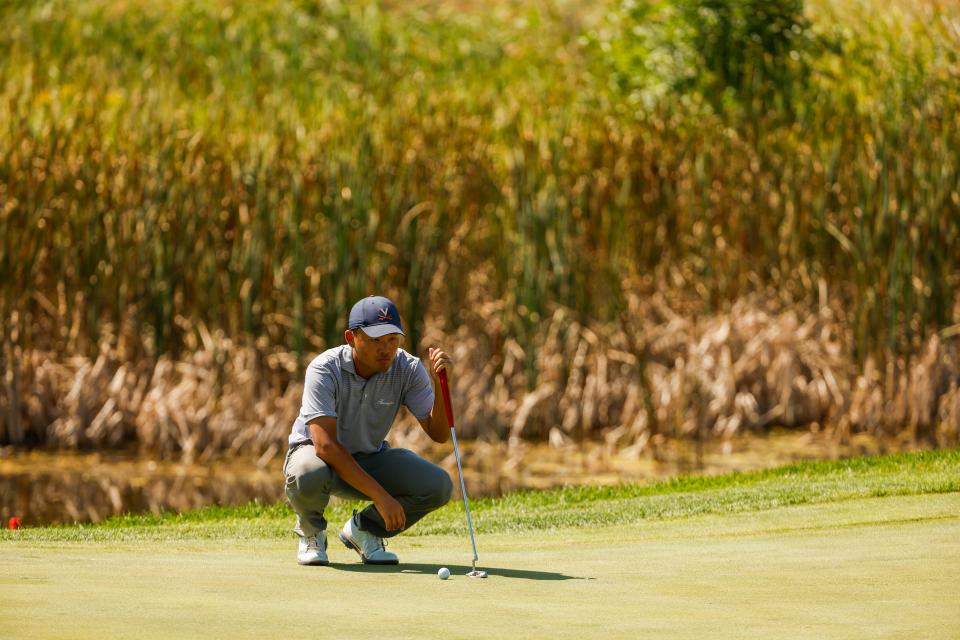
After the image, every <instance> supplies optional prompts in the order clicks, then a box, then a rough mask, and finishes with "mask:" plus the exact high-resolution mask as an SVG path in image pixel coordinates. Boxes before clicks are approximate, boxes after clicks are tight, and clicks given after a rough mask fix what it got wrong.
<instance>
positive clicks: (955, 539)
mask: <svg viewBox="0 0 960 640" xmlns="http://www.w3.org/2000/svg"><path fill="white" fill-rule="evenodd" d="M892 459H894V460H899V461H900V462H897V463H896V464H892V465H891V464H888V462H889V460H891V459H878V460H881V461H882V462H876V463H874V462H868V463H864V464H862V465H860V464H859V463H853V464H852V465H849V466H848V471H847V472H844V471H841V470H840V467H837V466H831V465H830V464H827V465H825V466H820V467H818V466H816V465H810V466H808V467H807V468H806V469H805V470H804V471H803V472H802V473H801V472H800V467H792V468H791V469H793V471H791V472H789V473H786V474H784V473H782V472H770V473H767V474H752V475H751V474H745V475H736V476H729V477H728V476H724V477H722V478H718V479H715V481H714V482H712V483H711V482H708V481H706V480H697V479H689V480H681V481H677V482H675V483H673V486H674V488H675V491H673V492H671V491H670V489H669V485H666V484H665V485H651V487H647V488H646V491H648V493H649V495H646V496H642V495H634V496H633V497H631V498H629V499H628V498H625V497H624V496H623V495H621V494H618V493H617V492H618V491H620V490H623V491H632V492H633V493H639V492H641V488H640V487H633V488H622V489H619V490H618V489H611V490H610V493H608V494H607V495H608V496H610V497H609V499H610V500H612V501H613V503H614V504H616V505H618V506H617V508H616V509H615V510H614V511H617V510H619V509H621V508H633V509H637V508H641V509H642V508H643V507H645V506H646V508H647V513H648V514H652V515H649V516H648V517H643V518H639V519H634V520H632V521H630V522H627V523H623V522H607V523H606V524H604V523H603V522H602V520H603V518H599V517H598V516H597V514H599V513H608V510H607V509H606V508H605V507H604V502H605V501H606V500H607V499H605V498H602V497H600V494H599V493H598V494H593V493H591V492H592V491H593V490H568V491H558V492H552V493H551V492H546V493H544V494H536V493H528V494H521V495H519V496H512V497H507V498H504V499H501V501H499V502H498V501H496V500H490V501H486V505H485V509H486V516H485V517H486V518H487V519H489V518H490V517H491V514H493V513H497V512H498V510H499V509H503V508H505V506H506V505H509V504H513V505H514V508H515V509H518V510H521V511H525V512H527V513H526V516H524V517H527V518H530V517H534V516H535V515H536V513H538V512H539V513H540V514H541V516H540V518H541V520H540V521H542V522H544V523H552V522H553V521H552V520H551V519H550V518H551V516H550V515H549V514H551V513H552V512H553V511H554V510H564V509H569V510H572V511H573V512H574V513H582V514H585V515H584V518H583V523H582V524H579V525H578V524H576V523H574V524H561V525H556V526H555V525H554V524H546V525H544V526H543V527H540V528H536V527H528V526H519V525H518V523H521V524H522V523H523V522H526V520H524V517H521V516H520V515H517V516H516V517H515V520H513V521H511V523H510V526H505V527H502V528H498V527H495V526H490V525H489V524H488V525H487V526H486V527H485V528H482V529H481V530H480V531H479V537H478V546H479V551H480V563H479V565H480V567H481V568H483V569H485V570H487V571H488V572H489V573H490V578H489V579H487V580H478V579H471V578H467V577H465V576H464V575H463V574H464V573H465V572H466V571H467V570H469V560H470V551H469V549H470V547H469V540H468V538H467V536H466V532H465V531H461V532H459V533H451V532H446V531H443V530H442V529H443V527H445V526H446V525H445V524H444V519H445V518H446V517H447V515H446V514H445V513H441V514H438V515H437V519H438V520H440V523H439V525H438V527H437V528H439V529H441V531H440V532H434V533H429V530H427V531H428V532H427V533H423V534H422V535H403V536H400V537H398V538H396V539H395V540H393V541H391V547H390V548H391V549H392V550H394V551H396V552H397V553H398V554H399V555H400V558H401V562H402V564H401V565H400V566H398V567H366V566H363V565H361V564H359V563H358V562H357V557H356V556H355V555H354V554H353V553H352V552H351V551H348V550H347V549H345V548H343V547H342V546H340V545H339V543H338V542H337V541H336V539H335V537H334V536H333V535H331V540H330V559H331V562H332V563H333V564H332V566H330V567H299V566H297V565H296V564H295V560H294V556H295V550H296V544H295V540H294V538H293V537H292V535H291V534H289V524H290V523H289V522H286V527H287V530H286V531H287V532H286V534H285V536H276V535H273V533H272V531H273V526H274V524H272V523H273V519H274V507H264V508H261V507H254V508H248V509H247V510H246V511H244V510H241V511H239V512H238V513H240V514H241V515H237V513H234V515H233V516H231V517H228V516H227V514H228V513H229V511H223V512H218V511H208V512H207V517H206V518H205V520H206V521H208V522H207V524H206V525H203V524H202V523H199V522H194V521H193V520H191V518H190V517H186V518H184V519H183V520H182V521H180V522H179V523H177V522H176V521H175V519H173V518H160V519H158V520H157V522H155V523H154V524H146V523H141V524H139V525H136V526H134V525H133V524H131V523H132V520H131V519H126V520H123V521H122V522H114V523H112V524H111V525H110V526H105V527H86V528H84V529H82V530H81V531H82V535H77V536H75V537H73V538H71V537H70V535H68V533H69V532H71V531H73V532H76V531H77V529H78V528H77V527H73V528H70V527H65V528H49V529H34V530H30V529H28V530H25V531H24V532H23V533H24V534H26V535H24V536H23V537H16V536H15V535H12V534H10V533H7V534H4V535H3V536H2V537H0V636H2V637H25V638H27V637H29V638H92V637H97V638H108V637H110V638H165V637H190V638H223V637H230V638H286V637H316V638H334V637H336V638H384V637H387V638H428V637H430V638H432V637H443V638H480V637H483V638H578V639H590V638H610V637H617V638H639V637H651V638H944V639H947V638H957V637H960V607H958V606H957V604H956V603H957V597H956V594H957V593H958V592H960V492H958V491H957V488H956V482H957V481H958V475H960V469H958V465H957V464H956V456H955V454H937V455H935V456H934V457H932V458H926V461H927V462H931V461H932V466H928V467H924V466H923V465H922V464H918V463H917V461H916V460H915V459H913V458H910V457H900V458H896V457H894V458H892ZM944 461H946V464H945V465H944ZM904 465H906V466H907V467H909V468H911V469H913V474H912V475H913V478H914V479H915V480H916V481H918V482H919V483H920V484H914V485H910V486H913V487H914V488H915V489H916V488H919V489H922V488H923V486H926V485H924V484H923V483H924V482H930V486H931V487H933V488H931V489H930V490H929V491H926V490H918V491H907V490H906V489H904V487H905V485H904V484H903V483H904V480H903V478H901V477H900V476H899V473H900V471H902V470H903V468H902V467H903V466H904ZM878 468H882V469H883V471H877V469H878ZM850 469H853V470H852V471H850ZM856 469H859V471H857V470H856ZM867 469H869V470H870V471H866V470H867ZM897 469H900V471H897ZM837 474H839V475H840V476H845V477H846V478H847V480H846V485H845V486H846V487H847V490H848V492H847V493H852V494H853V495H846V494H845V495H844V496H843V497H838V498H836V499H810V500H793V501H791V500H785V501H781V502H780V503H775V502H771V501H769V500H768V498H769V496H768V493H769V492H772V494H773V495H782V494H783V491H784V490H783V487H782V486H781V485H780V484H779V483H780V481H782V480H783V478H786V477H793V478H794V479H795V480H796V482H797V484H799V485H809V486H811V487H812V491H813V493H811V495H817V496H821V497H822V496H823V495H824V490H823V486H824V484H828V485H829V484H830V481H828V480H827V478H830V477H834V476H836V475H837ZM868 476H869V477H870V478H872V480H871V481H870V483H872V484H870V483H867V484H870V486H872V487H873V488H872V489H871V490H870V491H869V492H868V495H857V493H858V490H856V486H857V485H858V483H859V482H860V481H861V480H864V478H865V477H868ZM883 477H888V478H892V480H891V483H892V484H891V485H890V486H896V487H901V491H899V492H896V491H890V486H887V485H884V484H883V482H882V481H881V478H883ZM800 478H802V479H800ZM817 478H819V480H817ZM931 478H934V479H933V480H931ZM775 479H778V480H775ZM700 482H703V483H705V484H704V485H703V486H702V487H700V489H697V486H696V485H697V483H700ZM770 482H774V484H776V487H775V488H774V489H770V487H769V486H767V488H764V487H765V486H766V485H767V484H768V483H770ZM657 487H659V488H657ZM598 491H599V490H598ZM701 492H703V493H707V494H709V496H705V497H704V498H703V502H702V503H697V504H700V505H701V506H703V505H706V504H712V505H714V507H713V508H710V509H706V508H700V507H697V508H687V507H677V509H679V510H681V511H682V510H683V509H685V508H686V509H687V511H685V512H683V513H679V514H676V513H672V512H671V513H667V514H664V513H663V512H662V510H661V509H660V508H659V507H653V506H650V505H654V504H659V502H660V501H670V500H671V499H673V500H675V501H677V502H678V503H683V501H684V500H686V501H687V503H686V504H687V506H688V507H689V506H690V504H692V503H691V502H690V501H693V500H695V499H694V498H693V497H691V496H693V495H695V494H698V493H701ZM751 492H753V493H751ZM877 493H879V495H873V494H877ZM828 494H829V492H828ZM796 495H799V494H796ZM796 495H795V497H796ZM544 496H553V498H552V499H547V498H545V497H544ZM559 496H564V500H565V501H568V504H567V506H566V507H564V505H563V504H562V502H559V501H558V497H559ZM576 496H580V497H581V498H583V500H580V501H577V500H576V499H575V498H576ZM613 496H619V497H613ZM724 496H726V497H725V498H724ZM758 496H759V497H758ZM764 496H767V497H764ZM671 497H672V498H671ZM625 501H626V506H625V505H624V502H625ZM523 503H526V505H525V506H522V504H523ZM645 503H650V504H645ZM590 504H592V505H594V506H595V507H596V509H597V511H596V512H593V511H590V510H589V509H587V508H586V506H585V505H590ZM578 505H579V506H578ZM745 505H752V506H750V507H749V508H747V506H745ZM608 506H609V505H608ZM341 508H342V507H341ZM458 509H460V506H459V505H455V506H451V507H449V508H448V510H449V512H450V514H451V515H452V516H459V517H460V518H462V511H459V510H458ZM446 511H447V510H445V512H446ZM244 513H245V514H246V516H244V515H242V514H244ZM282 513H283V512H282V511H280V510H277V511H276V515H277V516H278V517H279V516H281V515H282ZM217 514H219V516H218V515H217ZM658 514H659V515H658ZM280 519H281V520H289V518H288V517H281V518H280ZM504 519H508V518H506V517H504ZM231 523H232V524H231ZM277 526H279V524H278V525H277ZM205 527H206V528H205ZM231 527H233V528H234V529H235V530H236V532H238V535H231V534H230V531H231ZM461 528H463V527H462V524H461ZM131 529H136V530H137V531H138V535H136V536H134V535H130V530H131ZM425 529H426V528H425ZM173 530H181V532H182V533H183V532H186V533H183V535H179V536H175V535H173V534H172V531H173ZM258 530H259V531H262V532H263V533H262V535H259V536H257V535H255V534H254V532H256V531H258ZM91 531H96V532H97V534H96V535H89V533H90V532H91ZM212 531H217V532H220V533H221V534H222V535H220V536H212V535H210V534H211V532H212ZM191 533H193V534H196V535H191ZM111 535H113V536H114V537H113V538H112V539H111V537H110V536H111ZM441 566H446V567H449V568H450V570H451V572H452V573H453V575H452V577H451V578H450V579H449V580H447V581H440V580H438V579H437V577H436V572H437V570H438V569H439V568H440V567H441Z"/></svg>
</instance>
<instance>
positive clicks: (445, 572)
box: [437, 567, 450, 580]
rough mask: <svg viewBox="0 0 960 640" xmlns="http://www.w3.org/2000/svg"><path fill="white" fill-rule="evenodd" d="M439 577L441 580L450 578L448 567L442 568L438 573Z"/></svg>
mask: <svg viewBox="0 0 960 640" xmlns="http://www.w3.org/2000/svg"><path fill="white" fill-rule="evenodd" d="M437 577H438V578H440V579H441V580H446V579H447V578H449V577H450V569H447V568H446V567H440V571H437Z"/></svg>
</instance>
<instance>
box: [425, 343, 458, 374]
mask: <svg viewBox="0 0 960 640" xmlns="http://www.w3.org/2000/svg"><path fill="white" fill-rule="evenodd" d="M427 355H428V357H429V359H430V366H429V367H428V370H429V371H430V375H431V376H432V377H433V378H434V379H436V378H437V376H438V375H439V374H440V370H441V369H446V370H447V375H450V371H451V370H452V369H453V360H451V359H450V356H448V355H447V353H446V351H444V350H443V349H436V348H434V347H430V349H428V350H427Z"/></svg>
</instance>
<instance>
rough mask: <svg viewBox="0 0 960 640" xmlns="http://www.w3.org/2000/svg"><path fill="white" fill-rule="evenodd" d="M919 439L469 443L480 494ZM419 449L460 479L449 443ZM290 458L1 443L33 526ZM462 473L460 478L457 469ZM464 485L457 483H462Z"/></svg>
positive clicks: (14, 511) (231, 484) (240, 480)
mask: <svg viewBox="0 0 960 640" xmlns="http://www.w3.org/2000/svg"><path fill="white" fill-rule="evenodd" d="M917 448H920V447H919V445H916V444H914V443H909V442H895V441H890V440H883V441H881V440H877V439H875V438H871V437H868V436H865V435H861V436H854V437H852V438H850V439H848V440H847V441H845V442H841V441H839V440H838V439H837V438H836V437H834V436H831V435H828V434H816V433H810V432H792V431H782V432H772V433H770V434H766V435H762V436H757V435H747V436H740V437H737V438H735V439H732V440H728V441H725V442H710V443H706V444H703V445H697V444H696V443H691V442H688V441H662V442H659V443H656V446H655V447H647V448H645V449H644V450H642V451H639V452H635V451H630V450H629V449H628V450H614V449H611V448H610V447H607V446H605V445H604V444H602V443H595V442H588V443H579V444H569V445H566V446H562V447H551V446H549V445H547V444H540V443H538V444H533V443H527V442H515V443H513V444H509V443H506V442H464V443H461V457H462V460H463V463H464V473H465V478H466V482H467V489H468V491H469V492H470V495H471V497H474V496H477V497H479V496H489V495H499V494H503V493H505V492H508V491H513V490H517V489H529V488H549V487H555V486H561V485H596V484H616V483H624V482H652V481H656V480H660V479H665V478H670V477H675V476H678V475H684V474H719V473H724V472H728V471H746V470H753V469H761V468H767V467H774V466H778V465H782V464H787V463H790V462H795V461H800V460H812V459H835V458H842V457H850V456H855V455H864V454H877V453H886V452H891V451H903V450H914V449H917ZM419 453H421V454H422V455H424V456H425V457H427V458H429V459H430V460H433V461H434V462H436V463H437V464H439V465H441V466H442V467H444V468H445V469H447V471H448V472H450V473H451V475H452V476H453V475H454V474H455V473H456V462H455V459H454V457H453V454H452V452H451V451H450V448H449V445H432V446H425V447H423V448H422V449H421V450H419ZM282 464H283V460H282V458H281V457H274V458H271V459H269V460H261V461H257V460H229V461H223V460H218V461H211V462H207V463H192V464H184V463H171V462H157V461H154V460H150V459H145V458H142V457H139V456H137V455H136V454H135V453H114V452H111V453H63V452H45V451H29V452H24V451H17V450H13V449H11V448H6V449H0V516H2V520H0V522H2V523H3V524H4V525H6V523H7V522H8V520H9V518H11V517H14V516H16V517H19V518H21V519H22V521H23V524H24V526H37V525H43V524H51V523H70V522H98V521H100V520H103V519H105V518H108V517H110V516H113V515H118V514H122V513H143V512H151V513H159V512H162V511H174V512H178V511H185V510H190V509H196V508H199V507H202V506H206V505H212V504H218V505H234V504H243V503H246V502H249V501H251V500H260V501H263V502H274V501H277V500H282V499H283V497H284V496H283V479H282V472H281V466H282ZM454 477H455V476H454ZM455 484H456V483H455Z"/></svg>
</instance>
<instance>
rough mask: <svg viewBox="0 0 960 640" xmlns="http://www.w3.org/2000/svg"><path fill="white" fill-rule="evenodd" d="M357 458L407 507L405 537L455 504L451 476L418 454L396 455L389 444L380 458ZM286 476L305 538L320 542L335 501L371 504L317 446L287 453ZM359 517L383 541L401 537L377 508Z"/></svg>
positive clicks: (363, 455) (399, 452) (372, 455)
mask: <svg viewBox="0 0 960 640" xmlns="http://www.w3.org/2000/svg"><path fill="white" fill-rule="evenodd" d="M353 458H354V460H356V461H357V464H359V465H360V467H361V468H362V469H363V470H364V471H366V472H367V473H369V474H370V475H371V476H372V477H373V478H374V480H376V481H377V482H379V483H380V486H382V487H383V488H384V489H386V491H387V493H389V494H390V495H391V496H393V497H394V498H395V499H396V500H397V502H399V503H400V505H401V506H402V507H403V510H404V512H405V513H406V526H405V527H404V529H403V531H406V530H407V529H409V528H410V527H412V526H413V525H414V524H415V523H416V522H417V521H418V520H420V519H421V518H423V517H424V516H425V515H427V514H428V513H430V512H431V511H434V510H436V509H439V508H440V507H442V506H443V505H445V504H447V502H449V501H450V496H451V494H452V492H453V483H452V482H451V481H450V475H449V474H448V473H447V472H446V471H444V470H443V469H442V468H440V467H438V466H437V465H435V464H433V463H432V462H430V461H429V460H424V459H423V458H421V457H420V456H418V455H417V454H415V453H413V452H412V451H408V450H407V449H391V448H390V447H389V445H387V443H386V442H384V443H383V447H382V448H381V449H380V450H379V451H377V452H376V453H357V454H354V456H353ZM283 475H284V476H285V477H286V481H287V482H286V489H285V491H286V494H287V500H289V501H290V506H292V507H293V510H294V511H295V512H296V513H297V526H296V528H295V529H294V531H295V532H296V533H297V534H299V535H301V536H307V537H309V536H314V535H317V534H318V533H320V532H321V531H325V530H326V528H327V520H326V518H324V517H323V512H324V509H326V508H327V504H328V503H329V502H330V496H337V497H338V498H344V499H347V500H369V499H370V498H369V497H368V496H365V495H364V494H362V493H360V492H359V491H358V490H356V489H354V488H353V487H352V486H350V485H349V484H347V483H346V482H345V481H344V480H343V479H341V478H340V476H339V475H338V474H337V473H336V472H335V471H334V470H333V468H331V467H330V466H328V465H327V463H326V462H324V461H323V460H321V459H320V458H318V457H317V454H316V451H315V450H314V448H313V445H312V444H301V445H298V446H295V447H293V448H291V449H290V450H289V451H288V452H287V457H286V460H284V463H283ZM358 515H359V521H360V528H361V529H362V530H363V531H369V532H370V533H372V534H373V535H375V536H379V537H381V538H389V537H392V536H395V535H397V534H398V533H401V531H387V530H386V529H385V528H384V523H383V518H382V517H381V516H380V512H379V511H377V509H376V507H374V506H373V505H372V504H370V505H368V506H367V507H366V508H365V509H363V510H362V511H360V513H359V514H358Z"/></svg>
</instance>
